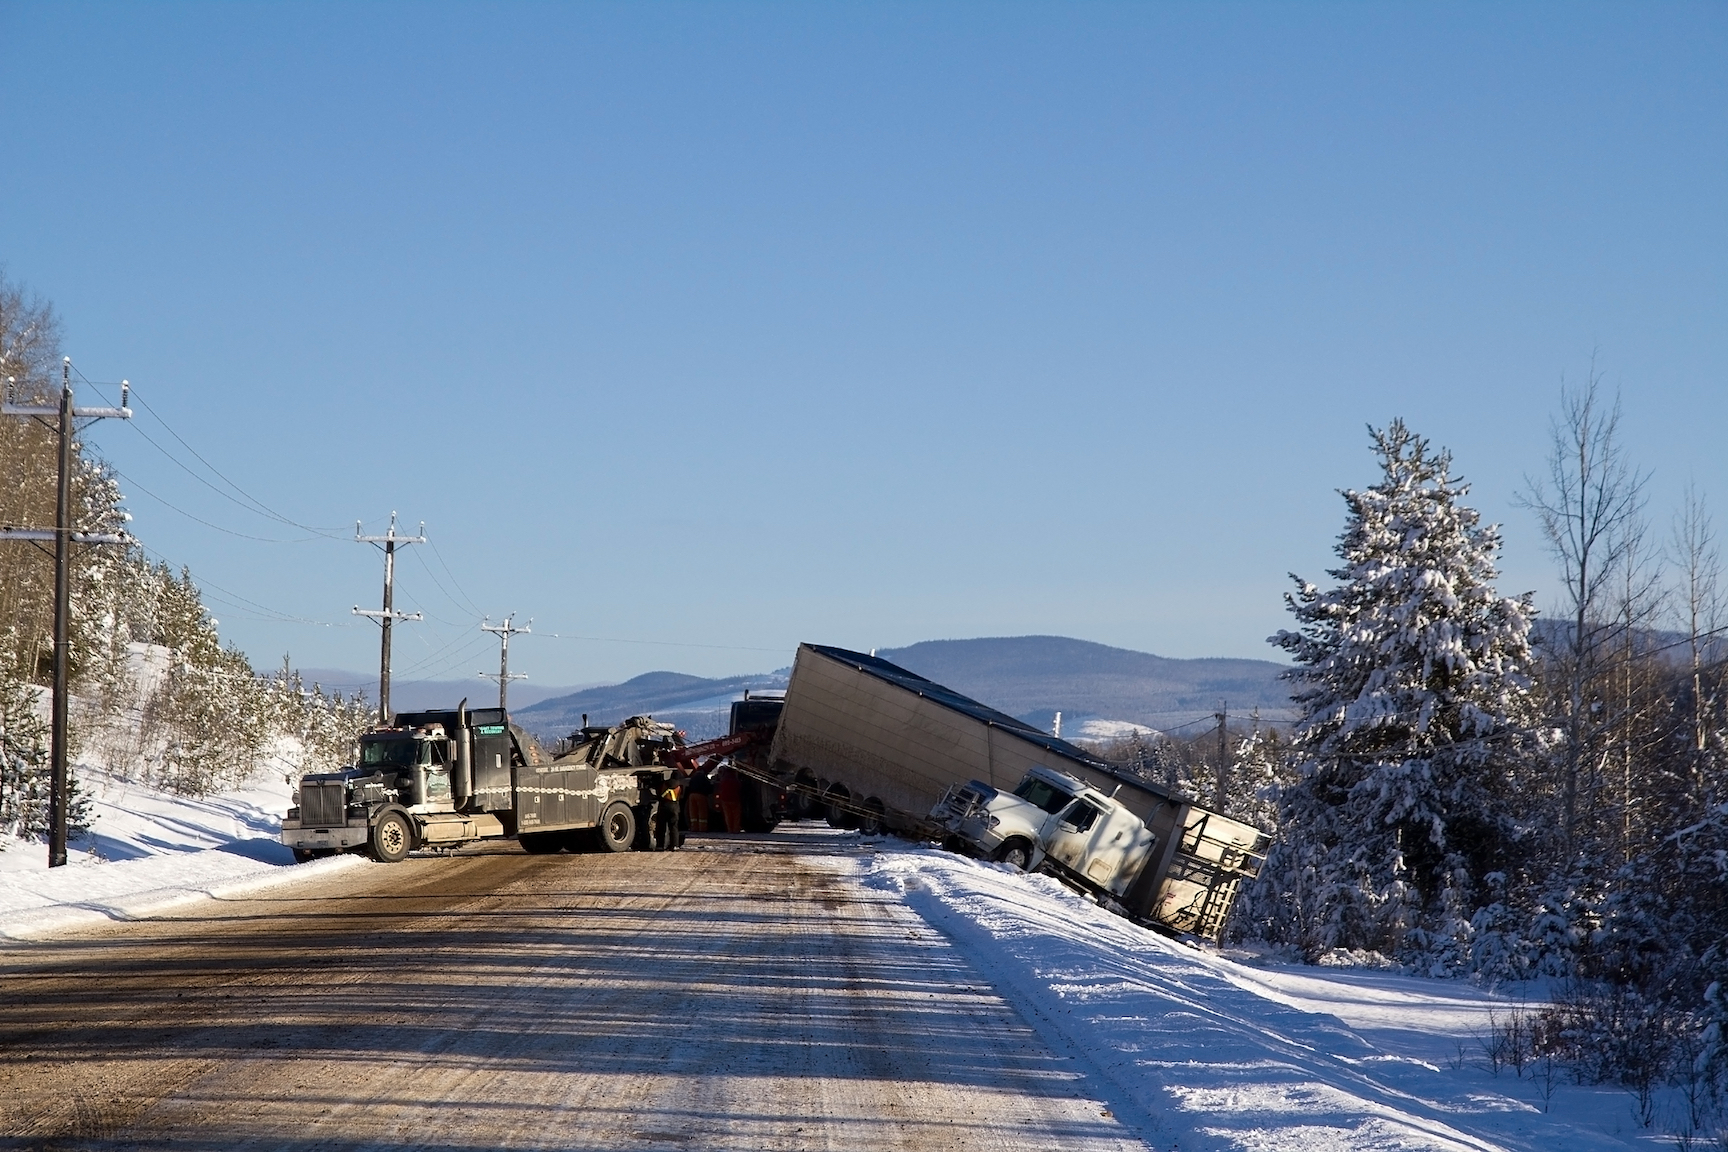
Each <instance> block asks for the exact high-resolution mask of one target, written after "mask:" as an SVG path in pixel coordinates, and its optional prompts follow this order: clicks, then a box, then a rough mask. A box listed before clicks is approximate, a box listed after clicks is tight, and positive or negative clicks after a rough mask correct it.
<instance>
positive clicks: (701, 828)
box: [684, 756, 719, 832]
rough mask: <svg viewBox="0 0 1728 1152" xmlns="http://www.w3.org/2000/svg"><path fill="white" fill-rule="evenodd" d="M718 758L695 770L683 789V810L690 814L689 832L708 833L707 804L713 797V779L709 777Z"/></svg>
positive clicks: (713, 758) (711, 759) (712, 758)
mask: <svg viewBox="0 0 1728 1152" xmlns="http://www.w3.org/2000/svg"><path fill="white" fill-rule="evenodd" d="M718 759H719V757H718V756H715V757H711V758H710V759H709V760H708V762H707V763H706V764H704V765H702V767H701V768H699V769H697V770H696V774H695V775H694V776H692V777H690V783H689V785H687V786H686V788H685V789H684V809H685V811H686V812H688V813H689V814H690V831H692V832H706V831H708V802H709V800H710V799H711V798H712V797H713V795H714V778H713V777H712V776H710V775H709V769H711V768H713V766H714V761H715V760H718Z"/></svg>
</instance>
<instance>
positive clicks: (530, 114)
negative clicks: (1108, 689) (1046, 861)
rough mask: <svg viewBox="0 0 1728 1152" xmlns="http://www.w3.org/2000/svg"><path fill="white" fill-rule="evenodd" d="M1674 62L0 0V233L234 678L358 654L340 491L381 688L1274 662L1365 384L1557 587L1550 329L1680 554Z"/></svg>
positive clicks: (439, 11) (1531, 53)
mask: <svg viewBox="0 0 1728 1152" xmlns="http://www.w3.org/2000/svg"><path fill="white" fill-rule="evenodd" d="M1724 61H1728V7H1725V6H1723V5H1720V4H1713V5H1712V4H1701V5H1661V4H1650V5H1583V4H1564V5H1520V6H1514V5H1458V6H1445V7H1440V6H1425V5H1414V4H1411V5H1383V6H1370V5H1357V4H1348V5H1291V4H1276V5H1227V4H1219V5H1199V4H1171V5H1151V4H1148V5H1110V4H1089V5H1071V4H1063V5H1031V4H989V5H963V4H950V5H839V4H829V5H720V4H664V5H652V4H640V5H638V4H630V5H580V6H578V5H499V4H488V5H473V6H438V5H420V4H415V5H385V4H367V5H354V6H344V5H334V4H327V5H300V6H286V5H284V6H267V5H226V4H209V5H165V4H164V5H69V4H40V5H38V4H18V3H5V2H0V110H3V112H0V114H3V115H4V120H5V124H6V131H5V141H6V147H5V156H6V160H7V170H8V176H7V179H6V180H5V181H4V182H3V183H0V261H3V262H4V264H5V266H6V270H7V274H8V275H9V276H10V277H11V278H12V279H13V280H15V281H19V282H22V283H24V284H27V285H28V286H30V287H32V288H34V289H35V290H36V291H38V292H40V293H41V294H43V295H44V296H46V297H47V298H50V299H52V300H53V301H54V303H55V305H56V306H57V308H58V309H59V311H60V313H61V314H62V317H63V319H64V321H65V324H66V328H67V335H68V340H67V350H68V351H69V352H70V354H71V355H72V356H73V358H74V361H75V363H76V364H77V366H78V368H79V369H80V371H81V372H83V373H85V374H86V375H87V376H88V377H89V378H90V379H91V380H93V381H111V380H117V379H119V378H121V377H122V376H125V377H129V378H130V379H131V380H132V381H133V382H134V384H135V385H136V386H137V388H138V391H139V395H140V396H141V397H142V398H143V399H144V400H145V401H147V402H148V404H149V405H150V407H151V408H152V409H153V410H154V412H155V413H156V414H157V415H156V416H152V415H151V414H150V413H148V412H141V415H140V419H139V420H138V421H137V427H135V428H127V427H123V426H121V425H118V424H115V423H110V424H107V425H105V426H102V427H99V428H97V429H96V430H95V431H93V432H92V433H91V437H92V440H93V442H94V443H95V444H96V446H97V448H98V450H99V451H100V452H102V453H103V454H104V455H106V456H107V457H108V458H110V459H111V460H112V461H113V462H114V463H115V464H116V466H117V467H118V468H119V469H120V470H121V472H122V473H123V474H124V475H125V476H126V478H127V484H126V485H125V487H126V489H127V491H128V493H129V507H130V508H131V510H132V511H133V514H134V516H135V521H134V529H135V530H136V532H137V533H138V535H139V536H140V537H141V538H142V539H143V541H144V542H145V543H146V544H147V545H148V546H149V548H150V549H151V550H152V551H153V552H154V553H157V554H159V555H161V556H163V557H165V558H167V559H168V560H169V561H171V562H172V563H174V564H176V565H179V564H186V565H190V567H191V569H192V571H193V574H194V576H195V577H197V578H198V579H200V581H201V582H203V583H204V585H205V588H206V592H207V593H208V595H209V599H210V604H211V608H212V610H213V612H214V613H215V614H216V615H217V616H218V617H219V618H220V619H221V621H222V632H223V635H224V637H225V638H226V639H228V640H230V641H232V642H235V643H237V644H239V645H240V646H241V647H242V648H243V649H245V650H246V652H247V653H248V654H249V655H251V656H252V658H253V660H254V662H255V663H256V664H258V665H260V666H269V665H270V664H272V663H274V662H276V661H277V660H279V659H280V656H281V654H282V653H283V652H291V653H292V654H293V656H294V659H295V661H296V662H297V663H301V664H305V665H311V666H338V667H348V668H354V669H360V670H364V669H366V668H368V667H371V666H374V665H375V661H376V629H375V628H374V627H373V626H372V625H370V624H368V623H366V622H364V621H357V620H354V619H352V618H351V617H350V616H349V615H348V609H349V607H350V606H351V605H353V604H356V603H358V604H360V605H362V606H370V607H375V606H376V604H377V600H378V596H379V580H380V574H381V565H380V562H379V557H378V555H377V553H376V552H375V551H374V550H372V549H370V548H367V547H363V546H362V545H358V544H355V543H353V542H352V541H351V540H349V539H347V537H351V536H352V533H353V527H352V526H353V522H354V521H355V520H356V519H361V520H364V521H365V522H366V527H367V530H368V531H379V530H381V529H382V527H383V525H384V523H385V522H386V521H387V519H388V516H389V514H390V512H391V510H392V509H395V510H397V511H399V512H400V514H401V516H402V518H403V519H404V520H405V521H407V523H408V526H409V527H410V528H412V527H413V526H415V525H417V524H418V523H419V522H420V521H421V520H424V521H425V522H426V530H427V533H428V535H429V536H430V537H432V539H433V540H434V541H435V542H436V545H437V550H436V552H434V551H433V550H432V549H431V548H429V547H428V548H423V549H419V550H413V549H411V550H409V555H408V556H407V557H405V558H404V560H403V562H402V564H401V567H400V583H399V606H401V607H407V608H420V609H422V610H424V611H425V612H426V613H427V614H428V617H429V619H428V620H427V621H426V622H425V623H424V624H419V625H408V626H405V627H404V628H402V629H401V630H400V631H399V633H398V647H397V653H396V664H397V668H398V670H399V674H401V675H406V676H416V677H427V678H453V677H461V676H467V675H471V674H472V673H474V672H475V671H476V670H477V669H479V668H483V667H486V666H488V664H490V663H493V662H494V661H495V658H496V657H495V653H496V645H495V641H494V640H493V638H492V637H490V636H487V635H485V634H483V633H481V632H479V631H478V630H477V629H476V627H475V625H477V624H478V617H479V615H480V614H481V613H490V614H491V616H492V617H493V618H494V619H497V618H499V617H501V616H502V615H504V614H505V613H508V612H512V611H513V612H515V613H517V616H518V621H519V622H520V621H521V620H522V619H525V618H527V617H529V616H532V617H533V618H534V628H535V633H536V635H535V636H534V637H531V638H530V637H525V638H522V639H520V640H518V641H516V642H515V643H514V644H513V645H512V655H513V657H514V659H513V666H514V667H516V668H518V669H520V670H523V671H526V672H528V673H529V674H530V675H531V676H532V677H533V678H534V680H535V681H536V682H538V683H542V684H549V683H551V684H576V683H589V682H598V681H605V680H613V679H620V678H623V677H627V676H630V675H633V674H636V673H638V672H642V671H646V670H649V669H653V668H675V669H679V670H684V671H691V672H697V673H706V674H721V673H730V672H740V671H754V670H762V669H767V668H771V667H777V666H779V665H782V664H785V663H787V662H788V659H789V656H790V653H791V651H792V648H793V647H794V645H795V644H796V643H797V642H799V641H801V640H811V641H818V642H824V643H834V644H843V645H849V646H853V647H859V648H870V647H875V646H893V645H900V644H906V643H910V642H913V641H917V640H922V639H933V638H943V637H964V636H983V635H1018V634H1026V633H1057V634H1065V635H1073V636H1080V637H1085V638H1088V639H1092V640H1098V641H1102V642H1105V643H1110V644H1116V645H1121V646H1124V647H1130V648H1138V649H1142V650H1147V651H1153V652H1157V653H1160V654H1163V655H1171V656H1201V655H1238V656H1259V657H1263V658H1270V657H1272V656H1273V655H1274V654H1275V653H1274V651H1273V650H1272V649H1271V648H1269V647H1268V646H1267V645H1266V644H1265V637H1266V636H1267V635H1268V634H1269V633H1270V632H1272V631H1273V630H1275V629H1276V628H1278V627H1281V626H1282V625H1283V624H1284V622H1285V614H1284V612H1283V609H1282V604H1281V600H1280V596H1281V593H1282V592H1283V591H1284V589H1285V587H1286V586H1287V578H1286V576H1285V573H1286V572H1289V571H1296V572H1299V573H1302V574H1303V575H1305V576H1309V577H1310V578H1316V579H1318V578H1320V577H1322V575H1323V572H1324V569H1325V568H1326V567H1327V566H1328V564H1329V562H1330V561H1331V559H1332V557H1331V553H1330V548H1331V545H1332V542H1333V540H1334V539H1335V537H1336V535H1337V533H1338V531H1339V530H1340V528H1341V527H1342V517H1343V505H1342V502H1341V501H1340V500H1339V499H1338V497H1337V495H1336V491H1335V490H1336V489H1337V488H1340V487H1344V486H1349V485H1364V484H1368V483H1371V482H1372V481H1373V479H1374V474H1373V465H1372V460H1371V457H1370V456H1369V454H1368V451H1367V447H1366V446H1367V437H1366V433H1365V430H1364V425H1365V424H1367V423H1369V422H1373V423H1377V424H1379V423H1384V422H1386V421H1388V420H1389V419H1391V418H1392V417H1394V416H1402V417H1404V418H1405V419H1406V420H1407V421H1408V422H1409V423H1410V424H1411V425H1412V426H1414V427H1415V428H1416V429H1417V430H1418V431H1420V432H1422V433H1423V434H1425V435H1427V436H1429V437H1430V438H1431V439H1432V440H1434V441H1435V442H1436V443H1439V444H1442V445H1444V446H1446V447H1448V448H1450V449H1451V450H1452V452H1453V453H1454V456H1455V458H1456V460H1457V463H1458V467H1459V470H1460V471H1461V472H1462V473H1463V474H1464V475H1466V476H1467V477H1468V478H1470V479H1471V480H1472V481H1473V482H1474V484H1475V489H1474V493H1473V496H1474V502H1475V503H1476V505H1477V506H1478V507H1479V508H1481V509H1482V510H1483V512H1484V514H1485V515H1487V516H1488V517H1490V518H1492V519H1495V520H1500V521H1503V522H1504V523H1505V525H1506V537H1507V548H1506V553H1505V556H1504V564H1503V568H1504V572H1505V579H1504V581H1503V585H1502V586H1503V588H1504V589H1505V590H1507V591H1521V590H1524V589H1535V590H1537V591H1538V592H1539V596H1540V598H1541V600H1542V601H1543V602H1544V603H1552V589H1553V586H1554V582H1553V579H1552V576H1551V573H1550V568H1551V565H1550V563H1549V560H1548V558H1547V556H1546V555H1545V553H1544V551H1543V547H1542V544H1541V541H1540V539H1539V537H1538V535H1537V533H1536V529H1535V525H1534V523H1533V521H1532V520H1531V518H1530V517H1529V515H1528V514H1527V513H1526V512H1524V511H1522V510H1520V509H1519V508H1518V507H1517V506H1516V503H1515V500H1514V497H1515V495H1516V493H1517V491H1518V489H1519V488H1520V486H1521V485H1522V483H1523V479H1524V476H1525V475H1526V474H1527V473H1529V474H1535V473H1538V472H1540V471H1541V469H1542V467H1543V456H1544V453H1545V452H1546V450H1547V438H1548V421H1549V417H1550V414H1551V413H1552V411H1553V410H1554V408H1555V406H1556V401H1557V399H1558V396H1559V390H1560V384H1561V380H1562V378H1563V377H1564V378H1565V379H1569V380H1574V381H1576V380H1579V379H1581V378H1582V377H1583V375H1584V374H1585V372H1586V371H1587V370H1588V366H1589V364H1590V357H1591V354H1592V352H1593V350H1594V351H1595V352H1596V355H1597V361H1596V362H1597V365H1598V367H1599V368H1600V369H1601V370H1602V371H1603V372H1604V374H1605V379H1606V381H1607V383H1608V384H1609V385H1610V386H1612V387H1614V388H1618V389H1619V390H1620V392H1621V394H1622V396H1623V399H1624V404H1625V417H1624V426H1623V431H1624V435H1625V439H1626V443H1627V447H1628V449H1629V451H1630V452H1631V454H1632V455H1633V457H1634V458H1635V459H1636V460H1637V461H1638V462H1640V463H1642V464H1643V465H1644V466H1646V467H1649V468H1651V469H1652V470H1653V472H1654V476H1653V480H1652V485H1651V498H1652V499H1651V512H1652V515H1653V517H1654V518H1655V519H1656V521H1657V522H1658V527H1659V528H1661V527H1662V526H1663V525H1665V523H1666V520H1667V518H1668V517H1669V515H1670V514H1671V511H1672V507H1673V505H1674V504H1675V502H1676V501H1677V500H1678V498H1679V493H1680V491H1681V489H1682V487H1683V486H1684V484H1685V483H1686V482H1687V481H1688V479H1691V480H1693V481H1694V482H1696V484H1697V485H1698V486H1699V487H1700V488H1701V489H1702V490H1703V491H1704V492H1705V493H1706V495H1707V496H1708V497H1710V498H1711V499H1713V500H1714V501H1715V503H1716V506H1717V507H1718V509H1719V510H1721V512H1720V514H1721V516H1722V519H1723V524H1724V526H1725V528H1728V453H1725V452H1724V449H1723V433H1724V430H1725V429H1728V419H1725V417H1728V323H1725V307H1724V305H1725V300H1724V287H1725V285H1724V281H1725V275H1724V273H1725V268H1728V260H1725V257H1728V243H1725V241H1728V212H1725V211H1724V206H1725V205H1728V66H1725V65H1724ZM158 417H160V419H158ZM162 420H165V421H166V425H164V424H163V423H162ZM169 428H171V429H172V432H173V434H177V435H178V436H179V437H180V438H182V439H183V440H184V442H185V445H189V446H190V448H191V449H194V450H196V452H197V453H198V455H200V456H202V457H203V458H204V459H205V460H207V461H208V462H209V463H210V464H211V465H213V466H214V467H215V468H216V469H218V470H219V471H220V472H221V474H222V476H224V477H226V478H227V480H229V481H232V482H233V483H234V484H236V485H238V487H239V488H241V489H243V490H244V491H245V492H246V493H247V494H248V495H249V496H250V497H251V498H254V499H256V500H257V501H260V502H262V503H263V504H264V505H266V506H268V507H269V508H270V509H272V510H274V511H276V512H278V513H280V514H281V515H282V516H283V517H285V518H287V519H288V520H292V521H295V522H297V523H299V524H304V525H310V526H314V527H317V528H320V529H323V530H325V531H326V532H327V535H323V536H312V537H311V538H310V539H307V538H306V537H307V536H308V534H307V533H304V532H301V531H299V530H297V529H294V528H290V527H286V526H285V525H283V524H282V523H280V522H277V521H272V520H270V519H268V518H266V517H264V516H261V515H258V514H256V513H254V512H249V511H247V510H246V509H245V508H243V507H241V506H240V504H238V503H236V502H234V501H230V500H227V499H224V498H223V497H221V496H219V495H218V494H217V493H216V492H215V491H214V490H213V489H212V487H209V486H204V485H201V484H200V483H199V482H198V481H197V480H195V479H193V477H192V475H191V471H201V470H202V465H200V464H199V462H198V461H197V460H196V459H195V458H193V457H192V456H191V455H190V452H189V450H188V449H187V448H186V447H183V446H182V445H181V444H180V443H179V442H177V441H176V440H175V439H174V436H173V435H171V434H170V433H169V431H168V429H169ZM142 434H148V435H149V436H150V437H151V438H153V439H155V440H156V441H157V442H158V443H160V444H162V445H163V446H164V447H165V448H167V449H168V452H166V453H164V452H161V451H158V449H157V448H155V447H153V446H152V445H151V444H150V443H149V442H148V441H147V440H145V439H144V437H143V435H142ZM181 465H189V466H190V471H188V469H186V468H182V467H181ZM206 478H207V479H211V480H212V481H213V483H214V487H216V488H221V487H223V481H222V480H219V479H215V478H213V477H210V476H209V475H208V474H206ZM194 518H196V519H194ZM199 521H207V522H208V523H209V524H211V525H216V526H218V527H215V528H213V527H209V526H206V524H203V523H200V522H199ZM219 529H225V530H226V531H223V530H219ZM249 536H256V537H268V538H270V539H271V540H272V541H284V542H265V541H260V540H253V539H247V538H246V537H249ZM553 634H556V635H553ZM580 637H586V638H588V639H579V638H580Z"/></svg>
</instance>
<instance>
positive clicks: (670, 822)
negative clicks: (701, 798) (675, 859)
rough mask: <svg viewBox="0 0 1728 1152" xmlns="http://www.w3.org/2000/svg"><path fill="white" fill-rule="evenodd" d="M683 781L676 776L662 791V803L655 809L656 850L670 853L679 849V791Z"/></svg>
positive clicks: (669, 780)
mask: <svg viewBox="0 0 1728 1152" xmlns="http://www.w3.org/2000/svg"><path fill="white" fill-rule="evenodd" d="M680 783H681V781H680V780H679V779H678V777H677V776H676V775H674V776H672V777H670V778H669V779H668V780H667V781H666V786H665V787H664V788H662V789H661V791H660V803H658V804H657V805H655V807H654V834H653V835H654V845H653V846H654V849H655V851H658V852H670V851H672V849H674V848H676V847H678V841H679V839H680V835H679V828H678V790H679V784H680Z"/></svg>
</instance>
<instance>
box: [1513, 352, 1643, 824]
mask: <svg viewBox="0 0 1728 1152" xmlns="http://www.w3.org/2000/svg"><path fill="white" fill-rule="evenodd" d="M1601 385H1602V373H1601V372H1600V371H1599V370H1598V369H1597V367H1596V358H1595V356H1594V355H1592V356H1591V359H1590V369H1589V372H1588V374H1587V376H1586V378H1585V382H1584V385H1583V387H1582V388H1579V389H1577V390H1573V389H1569V388H1562V391H1561V398H1560V415H1559V417H1557V418H1556V419H1555V421H1554V423H1553V427H1552V447H1551V449H1550V453H1549V457H1548V476H1547V478H1546V479H1543V480H1534V479H1531V478H1529V477H1526V478H1525V491H1524V493H1523V494H1522V497H1521V499H1522V502H1523V504H1524V505H1525V506H1526V507H1528V508H1529V509H1531V510H1532V511H1533V512H1535V513H1536V516H1537V519H1538V520H1539V521H1540V523H1541V525H1542V532H1543V535H1544V536H1546V537H1547V540H1548V546H1549V549H1550V551H1552V552H1553V554H1554V558H1555V560H1556V561H1557V562H1558V564H1559V566H1560V577H1561V585H1562V597H1563V604H1562V607H1563V608H1564V610H1565V615H1566V618H1567V622H1568V630H1567V633H1566V634H1565V635H1564V636H1563V637H1561V638H1559V639H1560V640H1561V642H1562V645H1561V647H1562V650H1561V651H1560V652H1559V653H1557V654H1556V655H1557V656H1558V658H1559V659H1558V665H1559V669H1560V672H1561V674H1562V676H1563V677H1564V685H1563V692H1564V696H1565V701H1564V709H1563V716H1562V722H1563V727H1564V730H1565V741H1566V743H1565V748H1564V752H1563V755H1564V764H1563V769H1562V779H1561V781H1560V790H1561V794H1562V832H1563V834H1564V836H1565V838H1566V839H1567V840H1568V841H1571V839H1572V838H1573V836H1574V835H1575V833H1576V832H1577V828H1578V817H1579V800H1580V796H1579V793H1580V787H1581V785H1583V784H1585V783H1587V774H1589V773H1591V772H1593V771H1595V769H1596V764H1595V763H1594V760H1599V758H1600V753H1601V751H1602V749H1601V746H1600V745H1601V740H1600V737H1601V733H1602V720H1603V717H1602V716H1601V708H1600V706H1601V704H1602V700H1601V699H1600V697H1599V694H1598V691H1597V690H1598V689H1599V688H1601V687H1602V684H1601V677H1602V675H1603V673H1604V672H1605V671H1606V667H1605V665H1606V664H1607V661H1608V658H1609V649H1610V647H1611V645H1612V641H1613V639H1614V635H1615V633H1616V632H1617V631H1619V623H1620V622H1619V621H1618V620H1616V619H1615V616H1616V615H1617V613H1616V611H1615V610H1616V609H1617V608H1618V607H1619V605H1618V604H1616V603H1614V602H1613V601H1614V599H1615V592H1616V590H1617V585H1619V584H1620V582H1621V581H1622V580H1623V579H1624V578H1625V576H1626V571H1625V570H1626V567H1627V563H1628V561H1629V560H1630V559H1632V557H1633V554H1634V553H1635V552H1636V550H1637V546H1638V544H1639V542H1640V540H1641V537H1642V532H1641V527H1640V521H1641V519H1642V516H1643V511H1644V486H1645V483H1646V481H1647V480H1648V479H1649V474H1648V473H1643V472H1639V471H1637V470H1636V469H1634V468H1633V467H1632V466H1631V464H1630V463H1629V462H1628V461H1627V459H1626V457H1625V454H1624V452H1623V451H1622V449H1621V446H1620V442H1619V427H1620V402H1619V399H1618V398H1616V399H1615V400H1614V402H1613V403H1612V404H1609V403H1607V402H1606V401H1605V399H1604V397H1603V396H1602V386H1601Z"/></svg>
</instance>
